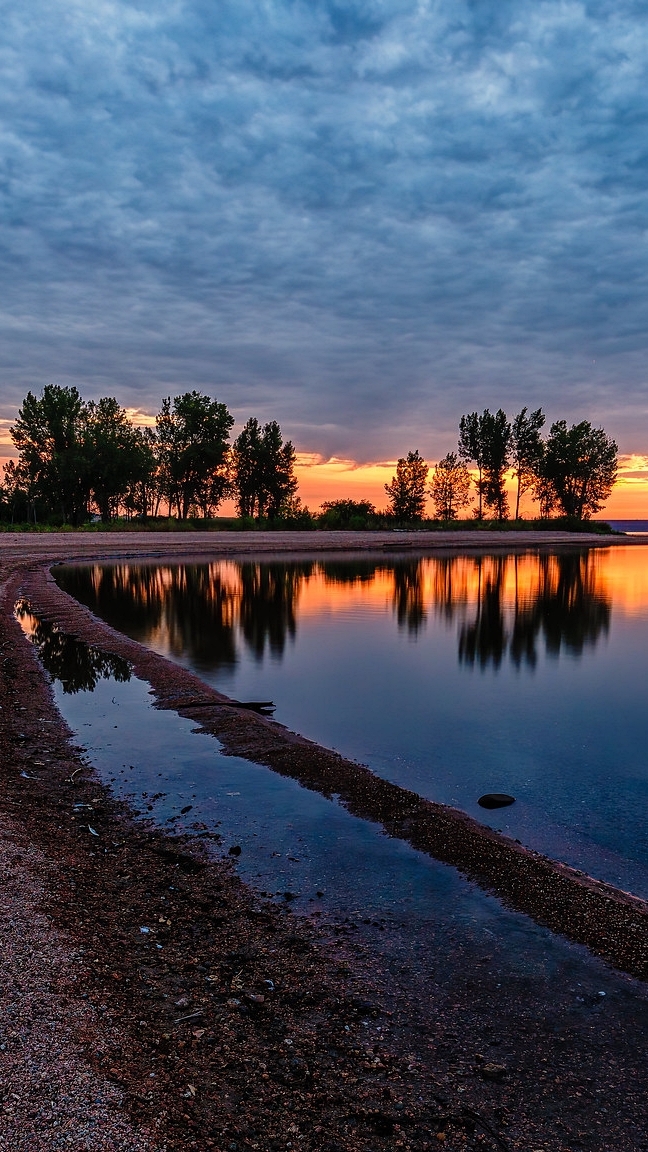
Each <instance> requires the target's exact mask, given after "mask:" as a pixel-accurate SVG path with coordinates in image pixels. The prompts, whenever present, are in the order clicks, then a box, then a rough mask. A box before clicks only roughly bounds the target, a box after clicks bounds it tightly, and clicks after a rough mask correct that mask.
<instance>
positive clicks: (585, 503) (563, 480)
mask: <svg viewBox="0 0 648 1152" xmlns="http://www.w3.org/2000/svg"><path fill="white" fill-rule="evenodd" d="M617 452H618V448H617V445H616V443H615V441H614V440H612V439H611V438H610V437H609V436H607V435H606V434H605V432H604V431H603V429H602V428H593V427H592V425H591V424H590V422H589V420H581V422H580V424H572V426H571V428H568V427H567V422H566V421H565V420H557V421H556V423H555V424H552V425H551V429H550V431H549V437H548V439H547V443H546V445H545V451H544V455H543V459H542V464H541V467H540V474H539V483H540V487H541V488H542V485H544V486H545V487H546V489H547V493H548V496H550V497H551V498H552V503H553V505H554V506H555V507H558V508H559V509H560V511H561V512H562V513H563V515H565V516H571V517H573V518H574V519H576V520H587V519H589V517H590V516H592V515H593V514H594V513H596V512H598V511H600V509H601V506H602V505H603V504H604V503H605V501H606V500H607V498H608V496H609V495H610V492H611V491H612V488H613V487H614V482H615V480H616V476H617Z"/></svg>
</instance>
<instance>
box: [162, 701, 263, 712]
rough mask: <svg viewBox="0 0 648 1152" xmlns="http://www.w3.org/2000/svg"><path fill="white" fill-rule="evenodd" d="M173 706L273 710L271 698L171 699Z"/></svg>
mask: <svg viewBox="0 0 648 1152" xmlns="http://www.w3.org/2000/svg"><path fill="white" fill-rule="evenodd" d="M173 707H174V708H247V709H248V710H249V711H250V712H260V713H261V715H263V714H264V712H274V710H275V708H276V704H273V702H272V700H184V701H177V700H174V701H173Z"/></svg>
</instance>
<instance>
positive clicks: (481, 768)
mask: <svg viewBox="0 0 648 1152" xmlns="http://www.w3.org/2000/svg"><path fill="white" fill-rule="evenodd" d="M647 561H648V553H644V550H643V549H641V548H635V549H623V548H609V549H596V550H587V549H580V548H576V549H569V550H563V551H555V552H547V553H543V554H537V553H523V554H511V555H505V554H500V555H495V556H488V555H486V556H445V557H439V556H435V557H427V558H423V557H416V556H407V557H400V558H399V557H391V556H384V555H381V556H376V557H372V556H367V555H364V556H362V557H357V558H348V557H339V556H336V557H335V558H331V559H322V558H317V559H312V560H311V559H303V560H299V561H295V560H287V561H280V560H272V561H266V560H259V561H251V560H245V561H222V562H213V563H210V564H201V565H200V564H191V565H180V564H168V565H167V564H162V565H161V564H152V565H142V564H121V565H97V566H94V567H60V568H57V569H56V570H55V571H56V575H57V580H58V581H59V583H60V584H61V586H62V587H63V588H64V589H65V590H66V591H69V592H70V593H71V594H72V595H74V596H75V597H77V598H78V599H79V600H81V601H82V602H84V603H86V604H88V605H89V606H90V607H91V608H92V609H93V610H94V611H95V612H97V613H98V614H99V615H101V616H102V617H103V618H104V619H106V620H107V621H108V622H109V623H111V624H112V625H113V626H115V627H117V628H118V629H120V630H121V631H123V632H125V633H126V634H128V635H130V636H131V637H133V638H134V639H136V640H139V641H141V642H142V643H144V644H146V645H148V646H150V647H151V648H153V649H154V650H155V651H157V652H160V653H161V654H163V655H165V656H167V657H168V658H170V659H173V660H175V661H177V662H178V663H180V664H182V665H184V666H186V667H189V668H191V669H192V670H194V671H196V672H197V673H198V674H199V675H200V676H202V677H203V678H204V679H205V680H206V681H208V682H209V683H211V684H213V685H214V686H215V687H217V688H219V689H220V690H222V691H225V692H227V693H229V694H231V695H234V696H236V697H237V698H239V699H246V698H248V699H272V700H274V701H275V703H276V705H277V711H276V718H277V719H278V720H280V721H281V722H282V723H284V724H287V725H288V726H289V727H291V728H293V729H295V730H297V731H299V732H302V733H303V734H304V735H307V736H309V737H311V738H312V739H314V740H317V741H319V742H321V743H323V744H325V745H328V746H329V747H334V748H337V749H338V750H339V751H340V752H342V753H344V754H345V755H347V756H351V757H355V758H357V759H359V760H361V761H363V762H364V763H367V764H369V765H370V767H371V768H372V769H373V770H374V771H376V772H377V773H379V774H381V775H383V776H385V777H387V778H389V779H390V780H393V781H394V782H396V783H400V784H402V785H404V786H406V787H408V788H413V789H414V790H415V791H417V792H418V793H420V794H421V795H423V796H427V797H429V798H431V799H434V800H439V801H442V802H444V803H449V804H454V805H457V806H459V807H461V808H463V809H464V810H466V811H468V812H470V813H471V814H473V815H474V816H476V817H477V818H478V819H480V820H482V821H484V822H487V823H490V824H491V825H493V826H494V827H498V828H502V829H504V830H505V831H507V832H508V833H509V834H511V835H514V836H516V837H518V838H519V839H521V840H522V841H523V842H524V843H527V844H529V845H531V846H533V847H536V848H539V849H540V850H543V851H546V852H548V853H550V854H551V855H553V856H556V857H559V858H561V859H564V860H567V861H568V862H570V863H573V864H574V865H576V866H578V867H582V868H585V869H587V870H588V871H590V872H592V873H593V874H595V875H598V876H601V877H602V878H605V879H608V880H610V881H612V882H613V883H616V884H620V885H621V886H623V887H625V888H629V889H631V890H634V891H636V892H638V893H640V894H643V895H646V896H648V831H647V822H646V815H647V811H648V760H647V756H646V749H647V746H648V741H647V736H648V715H647V712H646V701H645V695H646V689H645V685H646V683H648V564H647ZM489 791H503V792H509V793H511V794H512V795H514V796H516V797H517V802H516V804H515V805H514V806H513V807H512V808H509V809H506V810H503V811H500V812H493V813H489V812H486V811H484V810H483V809H481V808H480V807H479V806H478V805H477V800H478V797H479V796H480V795H481V794H483V793H484V792H489Z"/></svg>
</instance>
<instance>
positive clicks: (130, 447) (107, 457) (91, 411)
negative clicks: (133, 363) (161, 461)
mask: <svg viewBox="0 0 648 1152" xmlns="http://www.w3.org/2000/svg"><path fill="white" fill-rule="evenodd" d="M83 449H84V454H85V459H86V467H87V475H88V485H89V488H90V494H91V496H92V499H93V501H94V503H95V504H96V506H97V508H98V510H99V513H100V515H101V519H102V520H103V521H104V522H106V521H108V520H111V519H112V517H113V516H116V515H117V514H118V512H119V507H120V504H121V503H122V501H123V500H124V499H125V497H126V496H127V494H128V493H129V491H130V490H131V489H132V487H133V485H134V484H135V483H136V482H137V481H138V479H142V478H143V476H144V474H145V473H146V472H147V470H149V469H150V467H151V464H152V460H151V457H150V455H149V453H148V452H147V450H146V441H145V438H144V437H143V436H142V435H141V433H139V432H138V430H137V429H136V428H134V427H133V425H132V424H131V422H130V420H129V419H128V416H127V415H126V410H125V409H124V408H122V407H121V405H120V404H118V403H117V401H116V400H115V399H114V398H113V397H112V396H104V397H103V398H102V399H101V400H98V401H97V402H96V403H95V402H94V401H93V400H91V401H90V403H89V404H88V405H87V406H86V410H85V419H84V428H83Z"/></svg>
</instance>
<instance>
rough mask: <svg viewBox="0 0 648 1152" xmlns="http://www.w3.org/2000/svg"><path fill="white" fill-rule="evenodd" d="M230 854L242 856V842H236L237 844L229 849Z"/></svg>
mask: <svg viewBox="0 0 648 1152" xmlns="http://www.w3.org/2000/svg"><path fill="white" fill-rule="evenodd" d="M229 854H230V856H240V855H241V846H240V844H235V845H234V846H233V848H230V850H229Z"/></svg>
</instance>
